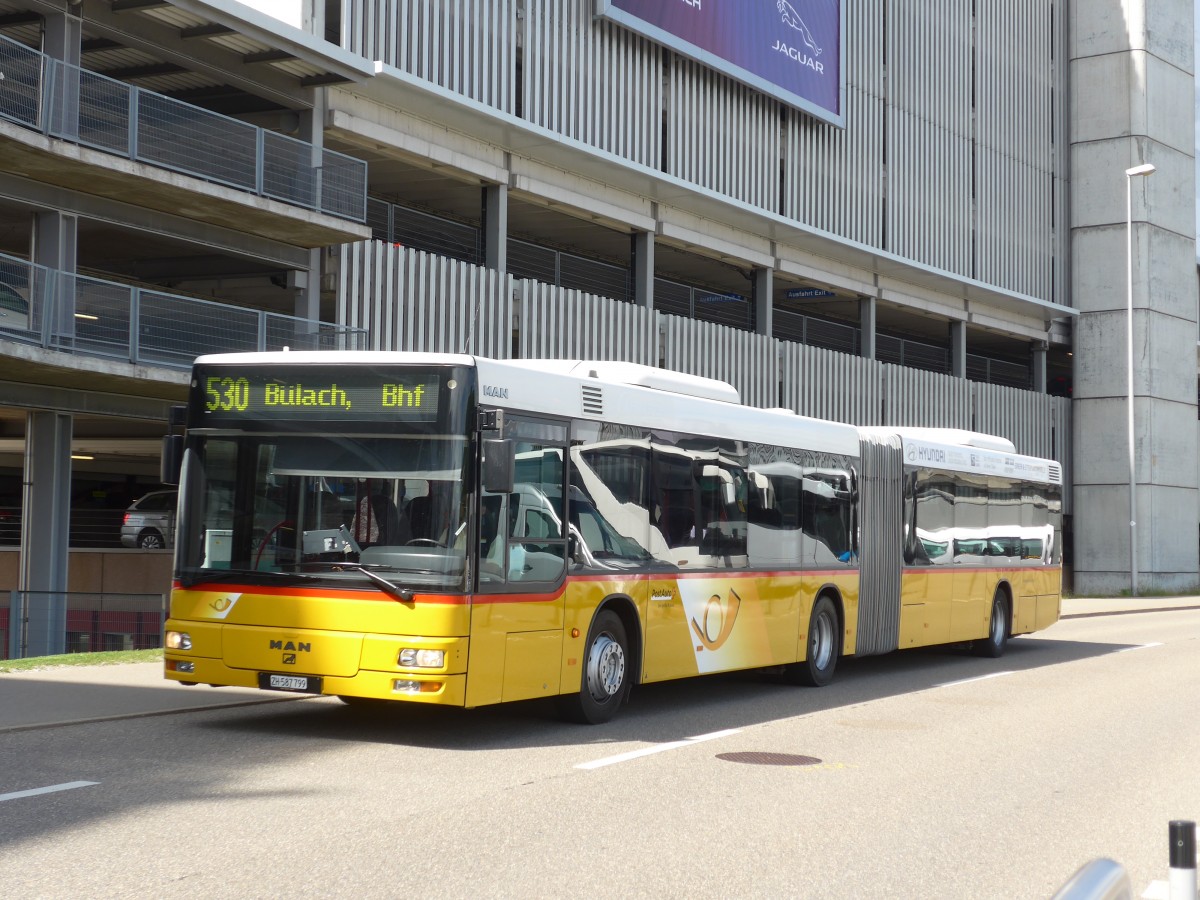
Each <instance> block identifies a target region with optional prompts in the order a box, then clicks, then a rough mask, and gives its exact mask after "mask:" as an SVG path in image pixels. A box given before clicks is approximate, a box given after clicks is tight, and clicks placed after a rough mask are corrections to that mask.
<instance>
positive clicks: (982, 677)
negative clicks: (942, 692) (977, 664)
mask: <svg viewBox="0 0 1200 900" xmlns="http://www.w3.org/2000/svg"><path fill="white" fill-rule="evenodd" d="M1015 674H1016V673H1015V672H1012V671H1008V672H992V673H991V674H990V675H980V676H978V677H976V678H964V679H963V680H962V681H946V682H943V683H942V684H939V685H937V687H958V685H960V684H973V683H975V682H976V681H987V680H988V679H989V678H999V677H1001V676H1002V675H1015Z"/></svg>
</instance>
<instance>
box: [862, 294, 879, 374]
mask: <svg viewBox="0 0 1200 900" xmlns="http://www.w3.org/2000/svg"><path fill="white" fill-rule="evenodd" d="M875 313H876V303H875V298H874V297H859V298H858V355H859V356H861V357H862V358H863V359H874V358H875V328H876V325H875Z"/></svg>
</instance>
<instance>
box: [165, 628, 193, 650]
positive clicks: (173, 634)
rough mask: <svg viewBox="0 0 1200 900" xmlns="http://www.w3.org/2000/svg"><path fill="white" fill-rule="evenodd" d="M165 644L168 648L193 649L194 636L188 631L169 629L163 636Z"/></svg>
mask: <svg viewBox="0 0 1200 900" xmlns="http://www.w3.org/2000/svg"><path fill="white" fill-rule="evenodd" d="M163 645H164V646H165V647H166V648H167V649H168V650H191V649H192V636H191V635H190V634H188V633H187V632H186V631H168V632H167V633H166V635H164V637H163Z"/></svg>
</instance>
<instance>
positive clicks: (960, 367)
mask: <svg viewBox="0 0 1200 900" xmlns="http://www.w3.org/2000/svg"><path fill="white" fill-rule="evenodd" d="M950 374H951V375H953V376H954V377H955V378H966V377H967V323H966V322H951V323H950Z"/></svg>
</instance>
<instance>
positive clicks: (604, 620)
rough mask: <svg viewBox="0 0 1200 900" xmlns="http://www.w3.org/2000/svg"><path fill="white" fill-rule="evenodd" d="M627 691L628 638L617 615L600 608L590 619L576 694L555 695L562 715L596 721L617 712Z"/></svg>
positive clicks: (581, 720) (607, 717)
mask: <svg viewBox="0 0 1200 900" xmlns="http://www.w3.org/2000/svg"><path fill="white" fill-rule="evenodd" d="M628 693H629V639H628V637H627V636H626V634H625V626H624V624H622V622H621V619H620V617H619V616H618V615H617V614H616V613H614V612H612V611H611V610H603V611H602V612H600V613H599V614H598V615H597V616H596V618H595V619H593V620H592V627H591V628H590V629H588V636H587V644H586V646H585V647H584V654H583V672H582V673H581V684H580V688H579V693H578V694H569V695H566V696H563V697H560V698H559V710H560V712H561V713H562V714H563V716H564V717H566V718H567V719H570V720H571V721H573V722H581V723H583V724H585V725H600V724H602V723H604V722H607V721H608V720H609V719H611V718H612V717H613V716H615V715H616V714H617V710H618V709H619V708H620V706H621V704H622V703H623V702H625V697H626V696H627V695H628Z"/></svg>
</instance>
